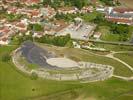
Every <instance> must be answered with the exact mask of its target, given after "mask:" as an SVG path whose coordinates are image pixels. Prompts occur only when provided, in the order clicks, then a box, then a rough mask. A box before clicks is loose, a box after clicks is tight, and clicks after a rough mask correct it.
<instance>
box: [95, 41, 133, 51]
mask: <svg viewBox="0 0 133 100" xmlns="http://www.w3.org/2000/svg"><path fill="white" fill-rule="evenodd" d="M95 45H96V47H101V48H105V49H106V50H109V51H133V46H122V45H113V44H100V43H95Z"/></svg>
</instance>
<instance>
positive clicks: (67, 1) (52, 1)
mask: <svg viewBox="0 0 133 100" xmlns="http://www.w3.org/2000/svg"><path fill="white" fill-rule="evenodd" d="M42 4H43V5H50V6H52V7H54V8H55V9H56V8H57V7H60V6H76V7H77V8H79V9H81V8H82V7H83V6H86V5H87V4H88V0H43V2H42Z"/></svg>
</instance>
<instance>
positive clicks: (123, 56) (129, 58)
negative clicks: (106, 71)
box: [115, 53, 133, 67]
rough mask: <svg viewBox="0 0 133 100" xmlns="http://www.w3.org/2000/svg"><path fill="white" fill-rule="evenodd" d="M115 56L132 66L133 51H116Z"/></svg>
mask: <svg viewBox="0 0 133 100" xmlns="http://www.w3.org/2000/svg"><path fill="white" fill-rule="evenodd" d="M115 57H117V58H119V59H121V60H123V61H124V62H126V63H127V64H129V65H130V66H132V67H133V53H117V54H115Z"/></svg>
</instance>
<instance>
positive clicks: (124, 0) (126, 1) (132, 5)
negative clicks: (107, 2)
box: [119, 0, 133, 8]
mask: <svg viewBox="0 0 133 100" xmlns="http://www.w3.org/2000/svg"><path fill="white" fill-rule="evenodd" d="M119 1H120V2H121V3H122V5H123V6H126V7H130V8H133V1H132V0H119Z"/></svg>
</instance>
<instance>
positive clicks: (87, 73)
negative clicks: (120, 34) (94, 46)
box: [12, 41, 114, 82]
mask: <svg viewBox="0 0 133 100" xmlns="http://www.w3.org/2000/svg"><path fill="white" fill-rule="evenodd" d="M61 49H63V48H60V50H58V47H54V48H53V47H50V46H47V45H45V46H43V45H38V44H36V43H33V42H30V41H26V42H24V43H23V44H22V45H21V46H20V47H19V48H17V49H16V50H15V51H14V52H13V56H12V59H13V63H14V64H15V65H16V67H17V68H18V69H19V70H21V71H23V72H25V73H28V74H33V73H35V74H36V75H37V76H38V77H41V78H44V79H50V80H58V81H62V80H65V81H70V80H79V81H81V82H93V81H101V80H105V79H108V78H110V77H112V75H113V71H114V68H113V67H112V66H110V65H102V64H96V63H91V62H86V61H82V60H81V59H80V58H76V57H72V56H71V55H73V54H71V53H72V52H70V53H69V54H68V53H65V52H62V50H61ZM31 64H33V65H34V66H35V68H29V67H28V66H29V65H31Z"/></svg>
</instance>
